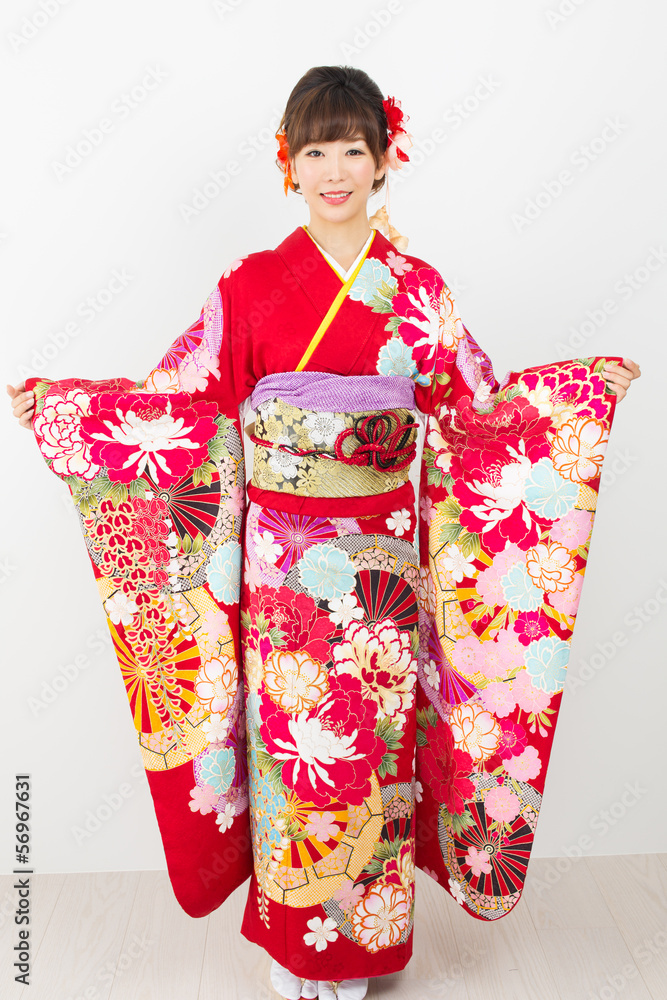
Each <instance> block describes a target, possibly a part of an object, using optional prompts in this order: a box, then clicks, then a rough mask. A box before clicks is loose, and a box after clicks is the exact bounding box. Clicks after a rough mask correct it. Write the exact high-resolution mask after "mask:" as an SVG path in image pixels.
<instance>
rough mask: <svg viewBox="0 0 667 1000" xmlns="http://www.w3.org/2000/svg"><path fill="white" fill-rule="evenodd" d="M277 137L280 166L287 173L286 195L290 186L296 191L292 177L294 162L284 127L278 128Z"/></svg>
mask: <svg viewBox="0 0 667 1000" xmlns="http://www.w3.org/2000/svg"><path fill="white" fill-rule="evenodd" d="M276 139H277V140H278V153H277V158H278V166H279V167H280V169H281V170H282V171H283V172H284V174H285V195H287V191H288V189H289V188H291V189H292V191H295V190H296V188H295V186H294V180H293V179H292V164H291V163H290V161H289V145H288V143H287V135H286V134H285V129H284V127H283V128H281V129H278V131H277V132H276Z"/></svg>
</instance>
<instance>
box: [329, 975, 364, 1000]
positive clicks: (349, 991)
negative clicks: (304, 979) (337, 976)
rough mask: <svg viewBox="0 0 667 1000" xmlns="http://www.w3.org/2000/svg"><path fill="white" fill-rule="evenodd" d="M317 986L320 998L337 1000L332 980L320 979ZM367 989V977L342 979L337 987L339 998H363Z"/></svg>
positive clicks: (348, 999)
mask: <svg viewBox="0 0 667 1000" xmlns="http://www.w3.org/2000/svg"><path fill="white" fill-rule="evenodd" d="M317 986H318V994H317V995H318V997H319V1000H336V993H334V989H333V986H332V985H331V983H330V982H327V980H325V979H320V981H319V982H318V984H317ZM367 990H368V980H367V979H342V980H341V981H340V982H339V984H338V986H337V987H336V991H337V994H338V1000H363V997H365V996H366V991H367Z"/></svg>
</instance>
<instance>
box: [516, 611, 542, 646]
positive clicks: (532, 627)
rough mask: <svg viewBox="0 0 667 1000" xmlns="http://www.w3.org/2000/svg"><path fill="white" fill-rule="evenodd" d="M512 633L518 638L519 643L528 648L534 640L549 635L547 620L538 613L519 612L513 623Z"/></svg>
mask: <svg viewBox="0 0 667 1000" xmlns="http://www.w3.org/2000/svg"><path fill="white" fill-rule="evenodd" d="M514 631H515V632H516V634H517V636H518V637H519V642H520V643H521V644H522V645H524V646H529V645H530V644H531V642H534V641H535V639H541V638H542V636H543V635H549V620H548V618H547V617H546V615H543V614H541V612H539V611H520V612H519V614H518V615H517V617H516V621H515V622H514Z"/></svg>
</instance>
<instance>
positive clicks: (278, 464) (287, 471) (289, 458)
mask: <svg viewBox="0 0 667 1000" xmlns="http://www.w3.org/2000/svg"><path fill="white" fill-rule="evenodd" d="M275 443H276V444H286V445H288V446H290V447H291V444H292V442H291V440H290V437H289V435H288V434H281V435H279V437H278V438H277V439H276V442H275ZM267 452H268V455H269V468H270V469H271V471H272V472H274V473H275V474H276V476H279V477H281V478H283V477H284V478H285V479H296V475H297V473H298V471H299V466H300V465H301V463H302V462H303V457H302V456H301V455H293V454H291V453H290V452H289V451H280V449H278V448H268V449H267Z"/></svg>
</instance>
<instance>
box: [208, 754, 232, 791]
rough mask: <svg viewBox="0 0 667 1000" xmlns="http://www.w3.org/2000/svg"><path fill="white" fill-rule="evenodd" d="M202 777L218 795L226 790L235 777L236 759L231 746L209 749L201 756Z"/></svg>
mask: <svg viewBox="0 0 667 1000" xmlns="http://www.w3.org/2000/svg"><path fill="white" fill-rule="evenodd" d="M200 763H201V779H202V781H204V782H205V783H206V784H207V785H211V786H212V787H213V789H214V790H215V791H216V792H217V794H218V795H222V793H223V792H226V791H227V789H228V788H229V786H230V785H231V783H232V781H233V779H234V772H235V770H236V761H235V758H234V751H233V750H232V749H231V747H227V748H222V749H216V750H209V751H207V752H206V753H204V754H203V755H202V756H201V758H200Z"/></svg>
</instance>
